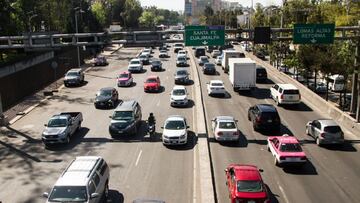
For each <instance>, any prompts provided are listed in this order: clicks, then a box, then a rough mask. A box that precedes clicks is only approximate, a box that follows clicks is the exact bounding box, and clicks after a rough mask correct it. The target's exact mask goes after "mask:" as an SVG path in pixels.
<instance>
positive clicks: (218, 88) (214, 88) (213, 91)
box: [207, 80, 226, 96]
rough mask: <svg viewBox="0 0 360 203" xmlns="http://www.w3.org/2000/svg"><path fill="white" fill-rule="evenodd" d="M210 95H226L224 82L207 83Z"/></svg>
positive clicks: (211, 81)
mask: <svg viewBox="0 0 360 203" xmlns="http://www.w3.org/2000/svg"><path fill="white" fill-rule="evenodd" d="M207 92H208V95H209V96H210V95H223V96H225V95H226V90H225V86H224V83H223V81H221V80H210V82H209V83H207Z"/></svg>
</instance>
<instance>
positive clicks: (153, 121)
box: [148, 113, 156, 131]
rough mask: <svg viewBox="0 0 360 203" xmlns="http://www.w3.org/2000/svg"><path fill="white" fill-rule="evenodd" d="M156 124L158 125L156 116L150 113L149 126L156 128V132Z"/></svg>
mask: <svg viewBox="0 0 360 203" xmlns="http://www.w3.org/2000/svg"><path fill="white" fill-rule="evenodd" d="M155 123H156V120H155V116H154V114H153V113H150V114H149V117H148V125H149V126H152V125H153V126H154V131H155Z"/></svg>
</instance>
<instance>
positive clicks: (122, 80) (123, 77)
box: [117, 71, 134, 87]
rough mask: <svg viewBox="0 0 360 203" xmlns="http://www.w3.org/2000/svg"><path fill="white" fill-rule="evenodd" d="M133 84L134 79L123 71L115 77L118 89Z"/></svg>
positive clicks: (127, 72)
mask: <svg viewBox="0 0 360 203" xmlns="http://www.w3.org/2000/svg"><path fill="white" fill-rule="evenodd" d="M133 82H134V79H133V77H132V74H131V73H130V72H129V71H124V72H122V73H120V74H119V76H118V77H117V86H118V87H124V86H125V87H130V86H131V85H132V83H133Z"/></svg>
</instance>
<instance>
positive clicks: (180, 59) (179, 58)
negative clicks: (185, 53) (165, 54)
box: [178, 57, 186, 61]
mask: <svg viewBox="0 0 360 203" xmlns="http://www.w3.org/2000/svg"><path fill="white" fill-rule="evenodd" d="M178 61H186V59H185V57H178Z"/></svg>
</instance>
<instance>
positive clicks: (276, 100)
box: [275, 98, 280, 106]
mask: <svg viewBox="0 0 360 203" xmlns="http://www.w3.org/2000/svg"><path fill="white" fill-rule="evenodd" d="M275 103H276V106H280V103H279V100H278V98H276V99H275Z"/></svg>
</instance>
